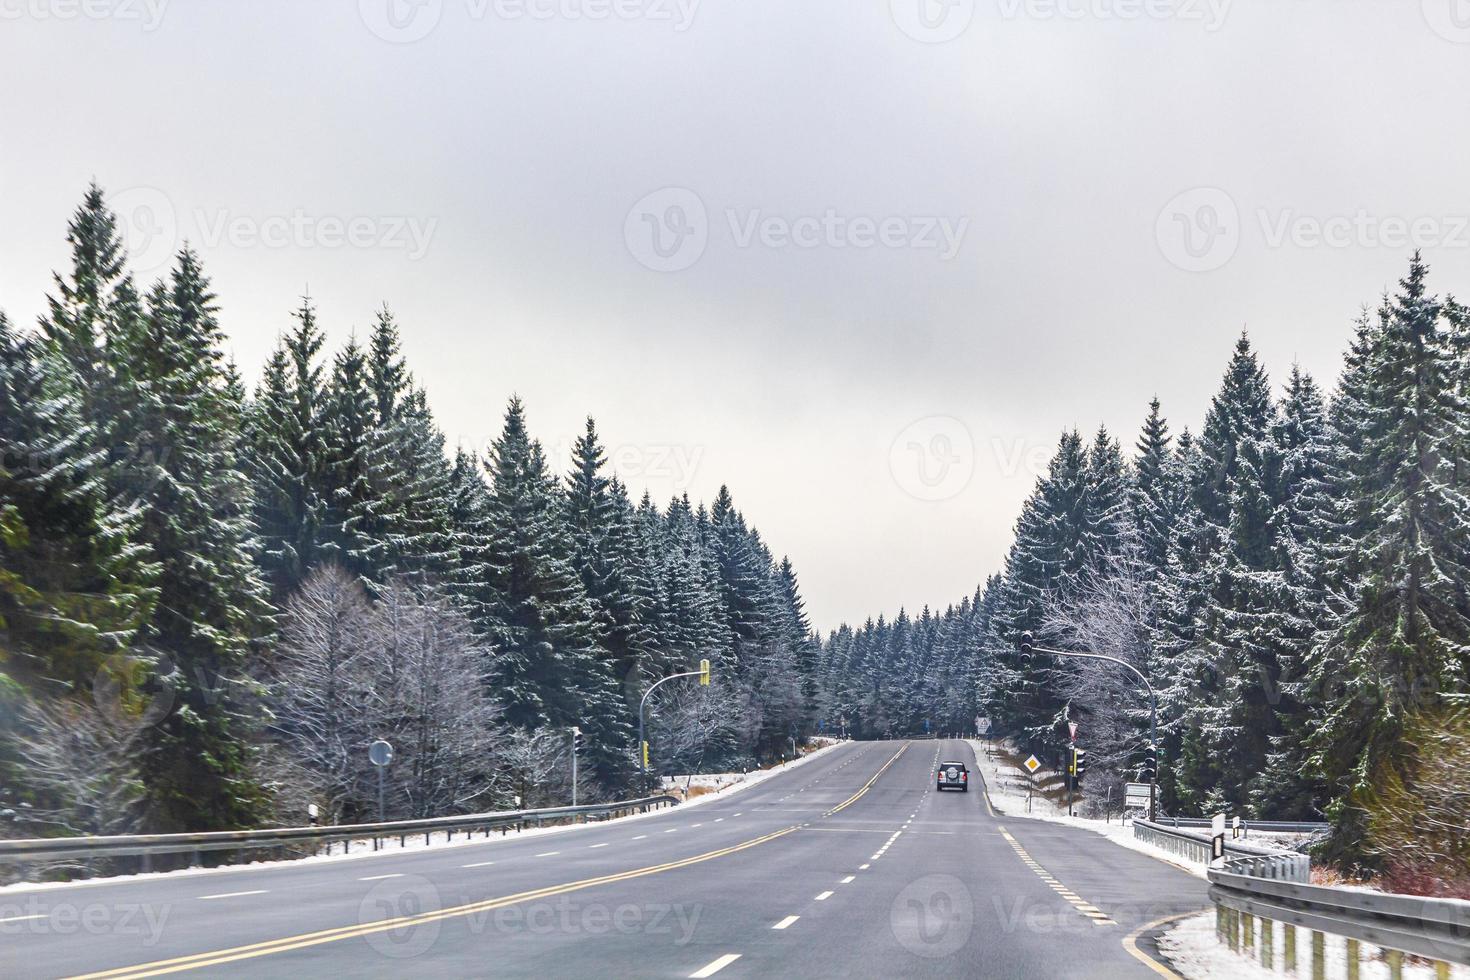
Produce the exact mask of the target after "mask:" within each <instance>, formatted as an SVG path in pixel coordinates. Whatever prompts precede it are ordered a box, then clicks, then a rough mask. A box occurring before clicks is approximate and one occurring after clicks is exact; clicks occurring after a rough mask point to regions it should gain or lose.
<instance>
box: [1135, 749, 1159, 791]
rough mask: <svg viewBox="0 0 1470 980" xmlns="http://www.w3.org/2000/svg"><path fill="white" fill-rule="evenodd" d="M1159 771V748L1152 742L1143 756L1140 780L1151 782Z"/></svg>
mask: <svg viewBox="0 0 1470 980" xmlns="http://www.w3.org/2000/svg"><path fill="white" fill-rule="evenodd" d="M1158 771H1159V753H1158V749H1157V748H1155V747H1154V746H1153V744H1151V743H1150V745H1149V747H1148V751H1147V752H1146V753H1144V756H1143V771H1142V772H1140V773H1139V774H1138V778H1139V781H1140V782H1145V783H1151V782H1153V781H1154V776H1155V775H1157V773H1158Z"/></svg>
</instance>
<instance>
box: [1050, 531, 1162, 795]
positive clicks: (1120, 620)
mask: <svg viewBox="0 0 1470 980" xmlns="http://www.w3.org/2000/svg"><path fill="white" fill-rule="evenodd" d="M1153 622H1154V598H1153V589H1152V588H1151V586H1150V582H1149V578H1148V566H1147V564H1146V563H1145V562H1144V561H1143V559H1142V556H1141V555H1140V553H1139V551H1138V548H1137V546H1136V542H1135V541H1134V540H1132V538H1131V537H1130V536H1129V535H1127V534H1125V535H1124V537H1123V546H1122V548H1121V551H1120V553H1119V554H1118V555H1117V556H1115V558H1114V559H1113V560H1112V561H1111V563H1110V564H1109V567H1108V568H1107V569H1106V571H1104V572H1102V573H1100V574H1096V575H1093V576H1090V577H1089V578H1088V579H1087V580H1085V581H1084V582H1082V583H1081V585H1080V587H1079V588H1078V589H1077V590H1076V591H1075V592H1074V593H1073V594H1072V596H1071V597H1070V598H1069V599H1067V600H1066V601H1064V602H1061V603H1059V604H1054V605H1051V606H1049V607H1048V610H1047V615H1046V617H1045V619H1044V620H1043V632H1044V635H1045V636H1047V637H1048V638H1049V639H1050V640H1051V641H1052V642H1055V643H1058V644H1060V645H1061V646H1062V647H1064V648H1071V649H1076V650H1080V651H1086V652H1089V653H1099V654H1103V655H1105V656H1109V657H1116V658H1118V659H1119V660H1123V661H1125V662H1127V663H1130V664H1132V665H1134V666H1135V667H1137V668H1138V669H1139V670H1141V671H1144V672H1145V673H1147V672H1148V664H1149V663H1150V661H1151V659H1152V647H1151V624H1152V623H1153ZM1055 676H1056V677H1057V678H1058V679H1059V681H1060V685H1061V691H1062V693H1063V695H1064V696H1065V697H1066V698H1067V699H1068V700H1069V702H1070V707H1071V709H1072V712H1071V713H1072V716H1073V718H1074V720H1077V721H1078V723H1079V728H1080V730H1079V733H1078V746H1079V747H1080V748H1083V749H1085V750H1086V751H1087V776H1086V780H1087V783H1088V784H1089V793H1088V808H1089V809H1091V808H1093V806H1095V805H1096V804H1098V803H1099V802H1100V801H1101V799H1102V798H1105V797H1106V795H1107V790H1108V788H1111V789H1112V799H1114V800H1119V799H1121V798H1122V784H1123V783H1124V782H1126V781H1127V780H1128V779H1129V778H1130V777H1131V775H1132V774H1131V772H1130V771H1129V765H1128V764H1129V761H1130V758H1132V757H1133V756H1135V755H1136V754H1137V752H1138V750H1139V748H1140V746H1141V745H1142V744H1143V743H1144V742H1145V741H1146V740H1147V737H1148V696H1147V693H1146V692H1143V691H1142V690H1141V689H1140V685H1139V683H1138V680H1137V679H1136V678H1135V677H1133V675H1132V674H1130V673H1129V672H1128V671H1127V670H1125V669H1123V668H1122V667H1119V666H1118V665H1116V664H1110V663H1107V662H1105V661H1099V660H1083V659H1080V658H1079V659H1073V660H1068V661H1066V662H1065V663H1061V664H1058V665H1057V667H1056V671H1055Z"/></svg>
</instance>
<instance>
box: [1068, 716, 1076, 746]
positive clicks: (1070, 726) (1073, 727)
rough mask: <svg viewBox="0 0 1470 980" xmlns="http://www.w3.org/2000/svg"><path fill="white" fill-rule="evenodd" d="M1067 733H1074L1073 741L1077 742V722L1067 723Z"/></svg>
mask: <svg viewBox="0 0 1470 980" xmlns="http://www.w3.org/2000/svg"><path fill="white" fill-rule="evenodd" d="M1067 731H1069V732H1071V733H1072V741H1074V742H1075V741H1077V723H1076V722H1075V721H1069V722H1067Z"/></svg>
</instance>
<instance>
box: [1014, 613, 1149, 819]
mask: <svg viewBox="0 0 1470 980" xmlns="http://www.w3.org/2000/svg"><path fill="white" fill-rule="evenodd" d="M1021 652H1022V653H1032V652H1035V653H1048V654H1051V655H1052V656H1053V657H1079V658H1081V659H1084V660H1106V661H1107V662H1108V663H1110V664H1117V665H1118V666H1120V667H1126V668H1127V669H1129V670H1131V671H1133V674H1134V676H1136V677H1137V678H1138V679H1139V680H1140V681H1142V682H1143V686H1144V687H1145V688H1147V689H1148V739H1149V745H1150V746H1151V747H1152V750H1153V752H1154V759H1155V760H1156V761H1155V762H1154V767H1153V770H1152V771H1151V772H1150V773H1149V775H1148V818H1149V820H1153V819H1154V814H1155V812H1157V808H1158V791H1159V781H1158V775H1159V773H1158V762H1157V759H1158V751H1159V698H1158V695H1157V694H1156V693H1155V692H1154V686H1153V685H1152V684H1150V683H1149V682H1148V678H1147V677H1145V676H1144V674H1143V671H1141V670H1139V669H1138V668H1137V667H1135V666H1133V665H1132V664H1130V663H1129V662H1128V661H1126V660H1119V659H1118V658H1117V657H1109V656H1106V655H1104V654H1101V653H1079V652H1077V651H1076V650H1053V649H1051V648H1050V647H1041V646H1037V645H1036V644H1035V643H1033V642H1032V641H1031V634H1030V633H1022V634H1021Z"/></svg>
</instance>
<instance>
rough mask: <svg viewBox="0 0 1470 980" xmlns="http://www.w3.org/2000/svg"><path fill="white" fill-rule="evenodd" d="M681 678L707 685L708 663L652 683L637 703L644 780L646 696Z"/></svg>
mask: <svg viewBox="0 0 1470 980" xmlns="http://www.w3.org/2000/svg"><path fill="white" fill-rule="evenodd" d="M681 677H698V678H699V681H700V683H701V684H708V683H709V661H708V660H704V661H701V662H700V665H699V669H698V670H686V671H684V672H683V673H682V674H670V675H669V676H668V677H665V678H663V679H662V680H658V681H654V682H653V684H651V685H650V686H649V688H648V690H646V691H644V692H643V697H642V698H641V699H640V700H639V701H638V771H639V773H641V774H642V775H643V777H644V778H645V779H646V778H647V777H648V743H647V742H645V741H644V740H643V713H644V710H643V709H644V706H645V705H647V704H648V696H649V695H650V694H652V693H653V692H654V691H656V690H658V688H659V686H660V685H663V684H667V683H668V682H669V681H676V680H678V679H679V678H681Z"/></svg>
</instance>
